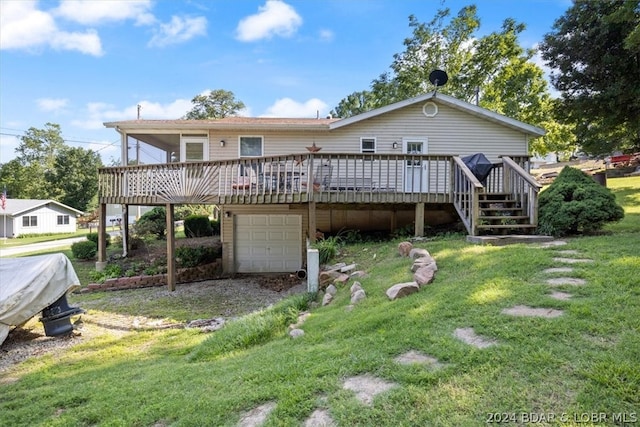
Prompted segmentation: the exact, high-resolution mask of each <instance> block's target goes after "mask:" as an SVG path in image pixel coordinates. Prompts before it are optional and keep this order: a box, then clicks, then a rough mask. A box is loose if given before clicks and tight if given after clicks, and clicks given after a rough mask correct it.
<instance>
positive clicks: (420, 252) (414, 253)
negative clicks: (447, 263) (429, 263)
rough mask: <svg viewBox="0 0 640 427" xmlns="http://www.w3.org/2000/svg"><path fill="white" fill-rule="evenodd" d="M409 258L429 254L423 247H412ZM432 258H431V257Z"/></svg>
mask: <svg viewBox="0 0 640 427" xmlns="http://www.w3.org/2000/svg"><path fill="white" fill-rule="evenodd" d="M409 258H412V259H416V258H431V254H430V253H429V251H428V250H426V249H423V248H413V249H411V250H410V251H409ZM431 259H433V258H431Z"/></svg>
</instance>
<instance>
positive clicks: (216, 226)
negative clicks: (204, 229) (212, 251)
mask: <svg viewBox="0 0 640 427" xmlns="http://www.w3.org/2000/svg"><path fill="white" fill-rule="evenodd" d="M211 232H212V233H213V235H214V236H219V235H220V221H216V220H211Z"/></svg>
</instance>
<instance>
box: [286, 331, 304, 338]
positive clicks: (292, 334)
mask: <svg viewBox="0 0 640 427" xmlns="http://www.w3.org/2000/svg"><path fill="white" fill-rule="evenodd" d="M303 335H304V331H303V330H302V329H292V330H291V332H289V336H290V337H291V338H293V339H296V338H300V337H301V336H303Z"/></svg>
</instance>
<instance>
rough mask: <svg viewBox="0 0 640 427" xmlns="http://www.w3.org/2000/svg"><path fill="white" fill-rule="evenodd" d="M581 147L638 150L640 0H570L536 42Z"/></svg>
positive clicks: (595, 151)
mask: <svg viewBox="0 0 640 427" xmlns="http://www.w3.org/2000/svg"><path fill="white" fill-rule="evenodd" d="M540 51H541V53H542V57H543V58H544V59H545V60H546V61H547V63H548V64H549V66H550V67H551V68H553V69H554V71H553V73H552V75H551V82H552V84H553V85H554V87H555V88H556V89H557V90H559V91H560V92H561V94H562V100H563V102H562V113H563V115H564V117H565V118H566V121H567V122H568V123H572V124H573V125H574V126H575V129H576V136H577V138H578V141H579V143H580V146H581V148H582V150H583V151H585V152H587V153H591V154H605V153H610V152H612V151H616V150H623V151H624V150H638V149H640V120H638V117H640V0H626V1H617V0H600V1H588V0H576V1H574V3H573V5H572V6H571V7H570V8H569V9H568V10H567V11H566V12H565V14H564V15H563V16H562V17H560V18H559V19H557V20H556V21H555V23H554V26H553V30H552V31H551V32H550V33H548V34H546V35H545V37H544V41H543V43H542V44H541V46H540Z"/></svg>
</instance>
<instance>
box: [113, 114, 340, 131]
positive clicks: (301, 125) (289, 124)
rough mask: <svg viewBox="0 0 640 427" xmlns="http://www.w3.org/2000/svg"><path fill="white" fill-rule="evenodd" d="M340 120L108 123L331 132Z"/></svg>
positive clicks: (125, 126)
mask: <svg viewBox="0 0 640 427" xmlns="http://www.w3.org/2000/svg"><path fill="white" fill-rule="evenodd" d="M338 120H339V119H332V118H326V119H325V118H322V119H320V118H318V119H309V118H281V117H225V118H222V119H214V120H184V119H180V120H125V121H120V122H106V123H104V125H105V126H106V127H108V128H116V129H118V128H123V129H175V128H176V127H179V128H180V129H193V130H194V131H196V130H208V129H289V130H292V129H298V130H327V131H328V130H329V125H330V124H331V123H333V122H335V121H338Z"/></svg>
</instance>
